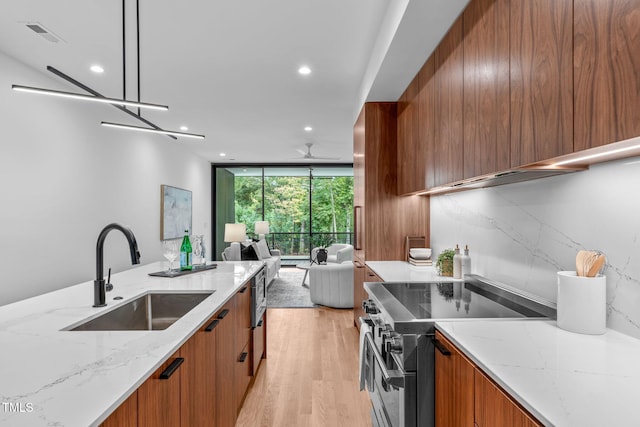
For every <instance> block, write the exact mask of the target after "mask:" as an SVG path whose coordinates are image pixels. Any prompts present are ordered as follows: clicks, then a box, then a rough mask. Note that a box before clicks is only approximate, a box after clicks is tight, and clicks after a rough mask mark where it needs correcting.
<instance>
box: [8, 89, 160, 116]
mask: <svg viewBox="0 0 640 427" xmlns="http://www.w3.org/2000/svg"><path fill="white" fill-rule="evenodd" d="M11 89H13V90H15V91H18V92H27V93H37V94H41V95H51V96H58V97H61V98H69V99H79V100H82V101H91V102H102V103H104V104H114V105H123V106H127V107H138V108H149V109H152V110H160V111H167V110H168V109H169V107H168V106H166V105H160V104H149V103H147V102H136V101H127V100H126V99H115V98H105V97H102V96H93V95H82V94H79V93H73V92H63V91H59V90H53V89H42V88H39V87H31V86H22V85H11Z"/></svg>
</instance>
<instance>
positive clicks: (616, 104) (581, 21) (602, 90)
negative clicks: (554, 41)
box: [562, 0, 640, 151]
mask: <svg viewBox="0 0 640 427" xmlns="http://www.w3.org/2000/svg"><path fill="white" fill-rule="evenodd" d="M562 3H570V2H568V1H567V2H562ZM573 5H574V26H573V30H574V31H573V44H574V55H573V81H574V102H575V144H574V148H575V151H580V150H584V149H586V148H591V147H597V146H600V145H604V144H609V143H611V142H617V141H623V140H625V139H629V138H633V137H636V136H639V135H640V2H639V1H637V0H610V1H601V0H574V2H573Z"/></svg>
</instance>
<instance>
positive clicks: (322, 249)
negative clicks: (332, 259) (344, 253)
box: [312, 233, 335, 264]
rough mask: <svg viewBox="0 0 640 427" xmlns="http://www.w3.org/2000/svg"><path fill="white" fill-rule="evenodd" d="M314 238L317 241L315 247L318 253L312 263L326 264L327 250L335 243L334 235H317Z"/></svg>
mask: <svg viewBox="0 0 640 427" xmlns="http://www.w3.org/2000/svg"><path fill="white" fill-rule="evenodd" d="M313 238H314V241H315V247H316V248H317V251H316V259H315V260H312V261H315V262H317V263H318V264H326V262H327V257H328V253H327V249H326V248H327V247H328V246H330V245H331V244H332V243H333V242H334V241H335V238H334V236H333V234H330V233H323V234H316V235H314V236H313Z"/></svg>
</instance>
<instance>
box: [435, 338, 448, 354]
mask: <svg viewBox="0 0 640 427" xmlns="http://www.w3.org/2000/svg"><path fill="white" fill-rule="evenodd" d="M431 341H433V345H435V346H436V348H437V349H438V351H440V353H442V354H443V355H445V356H451V352H450V351H449V349H448V348H447V347H446V346H445V345H444V344H442V343H441V342H440V341H438V340H437V339H435V338H433V339H432V340H431Z"/></svg>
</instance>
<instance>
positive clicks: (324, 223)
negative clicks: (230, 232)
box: [213, 165, 353, 263]
mask: <svg viewBox="0 0 640 427" xmlns="http://www.w3.org/2000/svg"><path fill="white" fill-rule="evenodd" d="M214 177H215V185H214V189H215V192H216V195H215V197H214V200H215V203H216V206H214V209H213V212H214V217H215V218H214V222H215V224H216V226H215V229H214V230H215V231H214V241H215V252H216V258H218V259H219V258H220V252H222V250H223V249H224V247H225V242H224V239H223V236H224V224H225V223H230V222H235V223H243V224H245V225H246V227H247V235H248V237H250V238H251V237H256V235H255V233H254V224H255V222H256V221H263V220H265V221H268V222H269V234H268V235H267V236H266V238H267V241H268V243H269V245H270V247H272V248H277V249H279V250H280V251H281V252H282V258H283V261H284V262H285V263H286V262H287V261H290V262H292V263H295V262H296V261H299V260H300V259H306V258H308V257H309V253H310V251H311V249H312V248H314V247H316V246H327V245H329V244H331V243H351V238H352V223H353V218H352V215H353V167H352V165H338V166H334V165H332V166H322V165H318V166H263V167H256V166H246V167H244V166H234V167H222V166H214Z"/></svg>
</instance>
